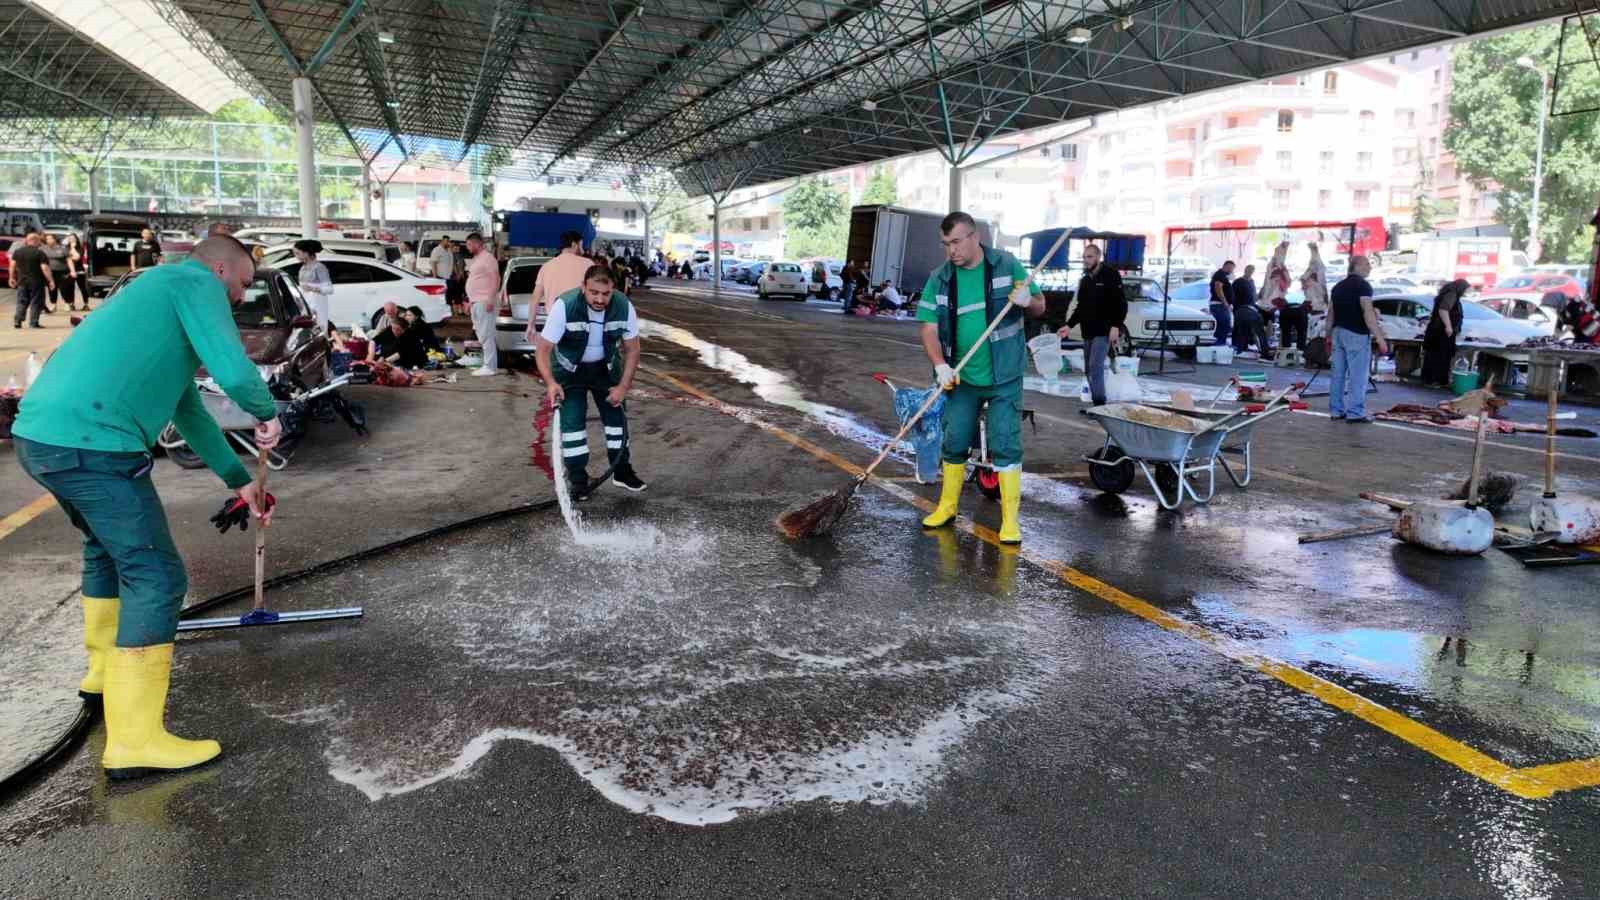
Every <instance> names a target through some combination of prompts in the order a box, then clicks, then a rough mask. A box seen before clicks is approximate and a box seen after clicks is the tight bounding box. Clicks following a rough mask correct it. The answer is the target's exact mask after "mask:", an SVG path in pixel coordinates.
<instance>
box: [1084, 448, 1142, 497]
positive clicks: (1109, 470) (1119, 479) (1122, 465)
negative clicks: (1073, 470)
mask: <svg viewBox="0 0 1600 900" xmlns="http://www.w3.org/2000/svg"><path fill="white" fill-rule="evenodd" d="M1092 456H1093V458H1094V459H1099V460H1105V461H1106V462H1115V463H1116V464H1115V465H1100V464H1096V463H1090V464H1089V480H1090V481H1092V482H1094V486H1095V487H1097V488H1099V489H1100V490H1102V491H1105V492H1106V493H1108V494H1120V493H1122V492H1123V491H1125V490H1127V489H1128V487H1129V486H1130V485H1132V484H1133V460H1131V459H1129V458H1128V456H1127V454H1125V453H1123V452H1122V448H1121V447H1101V448H1100V449H1099V450H1096V451H1095V452H1094V453H1093V454H1092Z"/></svg>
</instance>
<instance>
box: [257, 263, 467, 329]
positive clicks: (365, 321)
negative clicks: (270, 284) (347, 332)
mask: <svg viewBox="0 0 1600 900" xmlns="http://www.w3.org/2000/svg"><path fill="white" fill-rule="evenodd" d="M317 260H318V261H319V262H321V263H322V264H323V265H325V266H327V267H328V278H329V279H330V280H331V281H332V282H333V297H332V299H331V300H330V301H329V317H330V318H332V319H333V322H334V324H335V325H338V326H339V327H341V328H349V327H350V325H351V324H352V323H355V324H359V325H360V326H361V327H362V328H363V329H367V328H371V327H372V320H373V319H374V318H375V317H376V316H377V313H378V311H379V310H380V309H382V308H383V304H385V303H387V302H389V301H391V300H392V301H394V302H395V303H396V304H398V305H399V306H401V307H402V308H404V307H410V306H420V307H422V318H423V319H424V320H426V321H428V322H431V323H434V324H437V323H439V322H443V321H444V320H445V319H447V318H449V317H450V304H448V303H446V302H445V297H444V289H445V284H444V279H442V278H424V277H422V276H420V275H415V274H413V273H411V272H407V271H406V270H405V269H402V268H400V267H399V266H392V265H389V264H388V263H385V262H379V261H378V260H375V259H369V258H367V257H362V256H341V255H339V254H325V255H321V256H318V257H317ZM274 268H277V269H280V270H282V271H283V273H284V274H286V275H288V276H289V277H290V278H292V279H294V280H295V283H296V284H298V283H299V281H300V261H299V260H298V259H293V258H291V259H289V260H288V261H285V262H279V263H277V264H276V265H275V266H274Z"/></svg>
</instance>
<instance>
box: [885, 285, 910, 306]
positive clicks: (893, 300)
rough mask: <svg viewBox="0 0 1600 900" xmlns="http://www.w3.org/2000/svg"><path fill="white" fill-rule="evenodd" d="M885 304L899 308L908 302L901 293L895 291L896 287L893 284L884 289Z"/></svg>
mask: <svg viewBox="0 0 1600 900" xmlns="http://www.w3.org/2000/svg"><path fill="white" fill-rule="evenodd" d="M883 302H885V303H887V304H889V305H890V306H899V305H901V304H902V303H905V302H906V298H904V297H902V296H900V292H899V291H897V290H895V289H894V285H892V284H891V285H888V286H886V287H885V288H884V289H883Z"/></svg>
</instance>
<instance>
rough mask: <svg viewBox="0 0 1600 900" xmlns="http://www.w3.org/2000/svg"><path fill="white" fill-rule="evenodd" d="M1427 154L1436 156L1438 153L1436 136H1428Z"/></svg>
mask: <svg viewBox="0 0 1600 900" xmlns="http://www.w3.org/2000/svg"><path fill="white" fill-rule="evenodd" d="M1428 155H1429V156H1438V155H1439V139H1438V138H1436V137H1431V138H1428Z"/></svg>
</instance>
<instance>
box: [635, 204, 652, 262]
mask: <svg viewBox="0 0 1600 900" xmlns="http://www.w3.org/2000/svg"><path fill="white" fill-rule="evenodd" d="M639 209H640V210H641V211H642V212H643V215H644V240H643V241H641V242H640V243H639V246H640V247H641V248H642V249H641V250H640V251H639V252H640V255H642V256H643V257H644V261H645V262H647V263H648V262H650V261H651V260H653V259H655V258H656V257H655V254H654V253H652V252H650V207H648V206H645V205H644V204H642V203H641V204H640V205H639Z"/></svg>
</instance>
